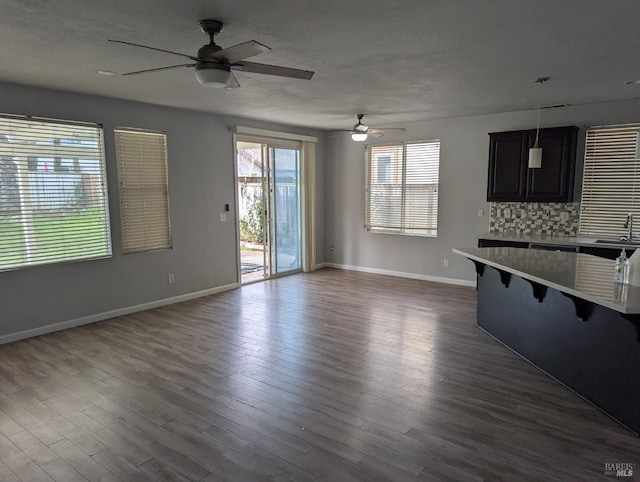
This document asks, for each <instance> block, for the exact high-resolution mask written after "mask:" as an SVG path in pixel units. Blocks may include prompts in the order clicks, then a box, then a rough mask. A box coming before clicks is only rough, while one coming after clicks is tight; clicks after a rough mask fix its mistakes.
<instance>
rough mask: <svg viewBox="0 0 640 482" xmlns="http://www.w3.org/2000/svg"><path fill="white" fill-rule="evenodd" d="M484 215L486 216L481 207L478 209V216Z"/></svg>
mask: <svg viewBox="0 0 640 482" xmlns="http://www.w3.org/2000/svg"><path fill="white" fill-rule="evenodd" d="M482 216H484V209H482V208H480V209H478V217H479V218H481V217H482Z"/></svg>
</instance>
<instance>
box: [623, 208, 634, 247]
mask: <svg viewBox="0 0 640 482" xmlns="http://www.w3.org/2000/svg"><path fill="white" fill-rule="evenodd" d="M624 227H625V228H626V229H628V230H629V234H628V236H627V241H628V242H631V241H633V213H629V214H627V221H626V222H625V223H624Z"/></svg>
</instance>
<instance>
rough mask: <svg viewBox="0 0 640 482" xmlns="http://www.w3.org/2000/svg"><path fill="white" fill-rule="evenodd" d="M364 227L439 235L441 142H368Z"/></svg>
mask: <svg viewBox="0 0 640 482" xmlns="http://www.w3.org/2000/svg"><path fill="white" fill-rule="evenodd" d="M365 157H366V192H365V229H366V230H367V231H376V232H385V233H395V234H410V235H417V236H434V237H435V236H437V234H438V174H439V166H440V141H439V140H431V141H420V142H406V143H401V144H392V145H375V146H372V145H369V146H367V147H366V150H365Z"/></svg>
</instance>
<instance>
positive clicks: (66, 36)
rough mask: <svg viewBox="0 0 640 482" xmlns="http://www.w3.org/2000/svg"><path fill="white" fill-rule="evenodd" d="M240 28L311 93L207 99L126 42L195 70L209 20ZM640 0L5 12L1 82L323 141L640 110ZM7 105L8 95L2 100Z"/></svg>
mask: <svg viewBox="0 0 640 482" xmlns="http://www.w3.org/2000/svg"><path fill="white" fill-rule="evenodd" d="M201 18H216V19H219V20H222V21H223V22H224V23H225V28H224V29H223V31H222V33H221V34H220V35H219V36H218V37H217V43H218V44H220V45H221V46H222V47H228V46H231V45H235V44H237V43H240V42H244V41H246V40H250V39H254V40H257V41H259V42H261V43H264V44H266V45H268V46H270V47H271V48H272V51H271V52H269V53H267V54H261V55H259V56H256V57H253V58H251V59H250V60H251V61H255V62H263V63H272V64H277V65H283V66H287V67H295V68H299V69H305V70H313V71H315V72H316V75H315V77H314V78H313V79H312V80H310V81H304V80H296V79H287V78H280V77H272V76H266V75H258V74H249V73H242V72H238V73H237V74H236V75H237V77H238V80H239V81H240V84H241V87H240V88H239V89H235V90H224V89H210V88H205V87H202V86H200V85H199V84H198V83H197V81H196V80H195V77H194V73H193V70H192V69H186V68H184V69H175V70H172V71H163V72H157V73H152V74H147V75H139V76H130V77H122V76H119V75H116V76H112V77H105V76H101V75H99V74H98V73H97V72H98V71H99V70H110V71H114V72H116V73H122V72H128V71H133V70H141V69H146V68H154V67H163V66H167V65H172V64H178V63H182V62H183V59H181V58H180V57H177V56H172V55H169V54H164V53H161V52H153V51H148V50H143V49H138V48H134V47H129V46H125V45H119V44H113V43H110V42H107V39H109V38H112V39H118V40H125V41H129V42H135V43H142V44H148V45H153V46H156V47H158V48H163V49H168V50H173V51H178V52H184V53H186V54H190V55H195V54H196V52H197V50H198V48H199V47H200V46H202V45H203V44H205V43H206V42H207V37H206V36H205V35H204V34H202V32H200V30H199V27H198V25H197V20H199V19H201ZM639 20H640V1H638V0H616V1H611V0H561V1H559V0H536V1H532V0H481V1H480V0H367V1H364V0H349V1H345V0H323V1H317V2H316V1H302V0H271V1H264V0H263V1H258V0H254V1H250V0H213V1H212V0H189V1H186V0H103V1H97V0H56V1H51V0H2V1H1V2H0V80H1V81H7V82H14V83H21V84H29V85H35V86H42V87H50V88H55V89H63V90H69V91H76V92H84V93H90V94H97V95H103V96H109V97H117V98H122V99H129V100H135V101H141V102H148V103H153V104H161V105H168V106H176V107H184V108H188V109H197V110H203V111H209V112H215V113H223V114H232V115H237V116H241V117H247V118H253V119H261V120H267V121H274V122H282V123H285V124H291V125H299V126H308V127H316V128H321V129H341V128H349V127H350V126H351V125H352V124H353V122H354V119H353V114H354V113H356V112H364V113H366V114H368V116H367V118H365V121H366V123H368V124H369V125H372V126H374V127H375V126H376V125H377V126H380V125H393V124H398V123H400V124H402V123H405V122H408V121H411V120H426V119H434V118H446V117H456V116H464V115H475V114H490V113H498V112H507V111H517V110H525V109H531V108H532V107H533V106H535V105H536V103H537V94H538V92H537V90H536V88H537V85H536V84H535V83H534V82H533V80H534V79H535V78H537V77H539V76H549V77H551V80H550V81H549V82H547V83H546V84H544V87H543V91H542V96H543V100H542V103H543V104H559V103H568V104H584V103H593V102H603V101H613V100H622V99H630V98H635V97H640V85H624V82H625V81H627V80H635V79H640V62H638V55H639V52H640V35H639V34H638V21H639ZM0 95H1V92H0Z"/></svg>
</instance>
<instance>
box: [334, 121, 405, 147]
mask: <svg viewBox="0 0 640 482" xmlns="http://www.w3.org/2000/svg"><path fill="white" fill-rule="evenodd" d="M355 116H356V119H357V120H358V122H356V123H355V124H354V125H353V127H352V128H351V130H349V131H344V132H350V133H351V139H353V140H354V141H357V142H363V141H366V140H367V138H368V137H369V136H370V137H381V136H382V135H384V133H385V132H393V131H396V132H404V131H405V129H403V128H402V127H399V128H393V127H381V128H377V129H370V128H369V126H367V125H365V124H363V123H362V118H363V117H364V114H355Z"/></svg>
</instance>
